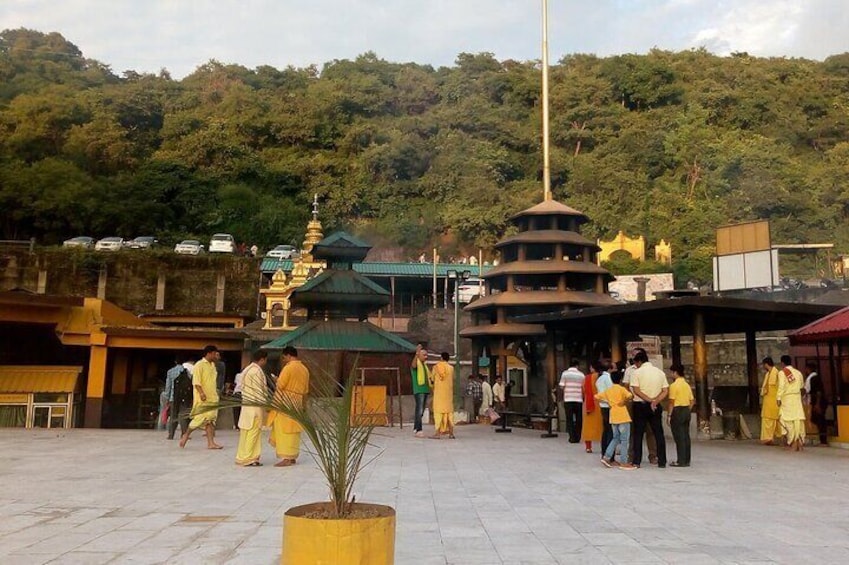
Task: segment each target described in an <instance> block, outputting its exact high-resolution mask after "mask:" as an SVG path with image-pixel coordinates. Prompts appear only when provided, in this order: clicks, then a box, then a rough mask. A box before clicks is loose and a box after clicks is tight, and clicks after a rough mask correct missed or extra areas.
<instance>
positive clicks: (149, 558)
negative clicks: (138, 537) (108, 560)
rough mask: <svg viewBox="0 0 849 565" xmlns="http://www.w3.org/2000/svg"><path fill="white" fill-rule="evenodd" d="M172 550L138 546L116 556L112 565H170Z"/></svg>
mask: <svg viewBox="0 0 849 565" xmlns="http://www.w3.org/2000/svg"><path fill="white" fill-rule="evenodd" d="M173 555H174V550H173V549H162V548H156V547H153V546H149V547H148V546H139V547H136V548H135V549H132V550H130V551H128V552H126V553H122V554H121V555H120V556H118V557H117V558H116V559H115V560H113V561H112V562H113V563H120V564H121V565H167V564H169V563H171V560H172V556H173Z"/></svg>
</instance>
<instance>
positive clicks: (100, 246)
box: [94, 237, 124, 251]
mask: <svg viewBox="0 0 849 565" xmlns="http://www.w3.org/2000/svg"><path fill="white" fill-rule="evenodd" d="M123 248H124V239H123V238H121V237H104V238H103V239H101V240H99V241H98V242H97V243H96V244H95V245H94V250H95V251H120V250H122V249H123Z"/></svg>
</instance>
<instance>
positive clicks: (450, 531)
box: [439, 522, 489, 541]
mask: <svg viewBox="0 0 849 565" xmlns="http://www.w3.org/2000/svg"><path fill="white" fill-rule="evenodd" d="M439 533H440V535H441V536H442V539H443V541H444V540H448V539H452V538H463V539H473V538H479V539H484V540H486V539H489V535H488V534H487V531H486V530H485V529H484V528H483V527H481V526H480V525H477V526H476V525H474V524H472V525H468V526H467V525H462V526H458V525H455V524H443V523H442V522H440V524H439Z"/></svg>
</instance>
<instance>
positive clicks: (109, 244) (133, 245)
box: [62, 233, 298, 259]
mask: <svg viewBox="0 0 849 565" xmlns="http://www.w3.org/2000/svg"><path fill="white" fill-rule="evenodd" d="M158 245H159V241H158V240H157V239H156V238H155V237H152V236H142V237H137V238H135V239H123V238H121V237H104V238H103V239H99V240H95V239H94V238H92V237H88V236H79V237H73V238H71V239H68V240H66V241H64V242H63V243H62V246H63V247H77V248H82V249H94V250H95V251H120V250H122V249H150V248H153V247H156V246H158ZM206 251H209V252H210V253H235V252H236V240H235V239H233V236H232V235H230V234H229V233H217V234H215V235H213V236H212V238H211V239H210V241H209V248H206V247H205V246H204V245H203V244H202V243H201V242H200V241H198V240H196V239H185V240H183V241H181V242H180V243H178V244H177V245H175V246H174V253H179V254H180V255H200V254H201V253H204V252H206ZM297 254H298V250H297V249H296V248H295V246H293V245H278V246H277V247H275V248H274V249H272V250H271V251H269V252H268V253H266V254H265V256H266V257H273V258H277V259H291V258H292V257H295V256H296V255H297Z"/></svg>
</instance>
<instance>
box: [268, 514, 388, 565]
mask: <svg viewBox="0 0 849 565" xmlns="http://www.w3.org/2000/svg"><path fill="white" fill-rule="evenodd" d="M326 506H327V503H325V502H321V503H314V504H305V505H303V506H296V507H294V508H290V509H289V510H288V511H287V512H286V514H285V515H284V516H283V552H282V555H281V557H280V562H281V563H282V564H283V565H393V563H395V509H393V508H392V507H390V506H382V505H379V504H360V503H356V504H354V508H356V509H361V510H365V511H369V512H372V513H376V514H377V515H376V516H375V517H373V518H353V519H343V520H324V519H317V518H307V517H306V515H308V514H312V513H315V512H316V511H317V510H321V509H323V508H325V507H326Z"/></svg>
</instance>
